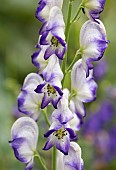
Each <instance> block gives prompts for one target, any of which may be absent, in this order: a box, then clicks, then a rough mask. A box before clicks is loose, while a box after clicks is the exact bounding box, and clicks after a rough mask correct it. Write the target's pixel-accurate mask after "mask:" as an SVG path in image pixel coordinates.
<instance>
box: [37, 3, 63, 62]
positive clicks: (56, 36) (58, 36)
mask: <svg viewBox="0 0 116 170" xmlns="http://www.w3.org/2000/svg"><path fill="white" fill-rule="evenodd" d="M64 30H65V23H64V20H63V15H62V11H61V9H60V8H58V7H57V6H55V7H53V8H52V9H51V11H50V15H49V19H48V21H47V23H46V24H44V25H43V26H42V29H41V31H40V34H41V38H40V45H46V46H47V49H46V50H45V54H44V59H45V60H47V59H48V58H49V57H50V56H51V55H52V54H56V56H57V57H58V58H59V59H61V60H62V59H63V56H64V53H65V51H66V42H65V34H64Z"/></svg>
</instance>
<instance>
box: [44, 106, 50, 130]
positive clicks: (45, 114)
mask: <svg viewBox="0 0 116 170" xmlns="http://www.w3.org/2000/svg"><path fill="white" fill-rule="evenodd" d="M43 113H44V118H45V121H46V124H47V125H48V126H49V127H50V125H51V124H50V122H49V119H48V117H47V113H46V109H44V110H43Z"/></svg>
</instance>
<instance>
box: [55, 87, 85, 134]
mask: <svg viewBox="0 0 116 170" xmlns="http://www.w3.org/2000/svg"><path fill="white" fill-rule="evenodd" d="M69 96H70V93H69V90H68V89H66V88H65V89H63V97H62V99H61V100H60V102H59V103H58V109H56V110H54V112H53V113H52V119H53V118H54V119H58V117H59V118H60V120H61V122H62V123H66V122H69V124H70V126H71V128H72V129H73V130H74V131H78V130H80V128H81V125H82V124H83V117H82V116H81V115H80V114H79V113H78V111H77V109H76V107H75V104H74V102H73V101H72V100H70V102H69Z"/></svg>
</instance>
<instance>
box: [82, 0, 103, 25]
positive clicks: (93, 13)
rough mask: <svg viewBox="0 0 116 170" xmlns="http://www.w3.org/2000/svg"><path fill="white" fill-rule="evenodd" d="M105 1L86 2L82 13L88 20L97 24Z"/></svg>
mask: <svg viewBox="0 0 116 170" xmlns="http://www.w3.org/2000/svg"><path fill="white" fill-rule="evenodd" d="M105 2H106V0H87V1H85V2H84V4H83V6H84V9H83V12H84V13H86V15H87V17H88V18H89V19H92V20H93V21H96V22H98V21H97V20H96V19H99V17H100V13H101V12H102V11H103V10H104V5H105Z"/></svg>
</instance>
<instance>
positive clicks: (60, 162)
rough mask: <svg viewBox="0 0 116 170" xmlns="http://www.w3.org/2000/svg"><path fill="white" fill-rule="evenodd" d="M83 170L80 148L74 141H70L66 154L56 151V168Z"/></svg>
mask: <svg viewBox="0 0 116 170" xmlns="http://www.w3.org/2000/svg"><path fill="white" fill-rule="evenodd" d="M59 169H62V170H65V169H66V170H83V160H82V158H81V148H80V146H79V145H78V144H77V143H75V142H71V143H70V148H69V152H68V155H63V154H62V153H61V152H59V151H58V153H57V170H59Z"/></svg>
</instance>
